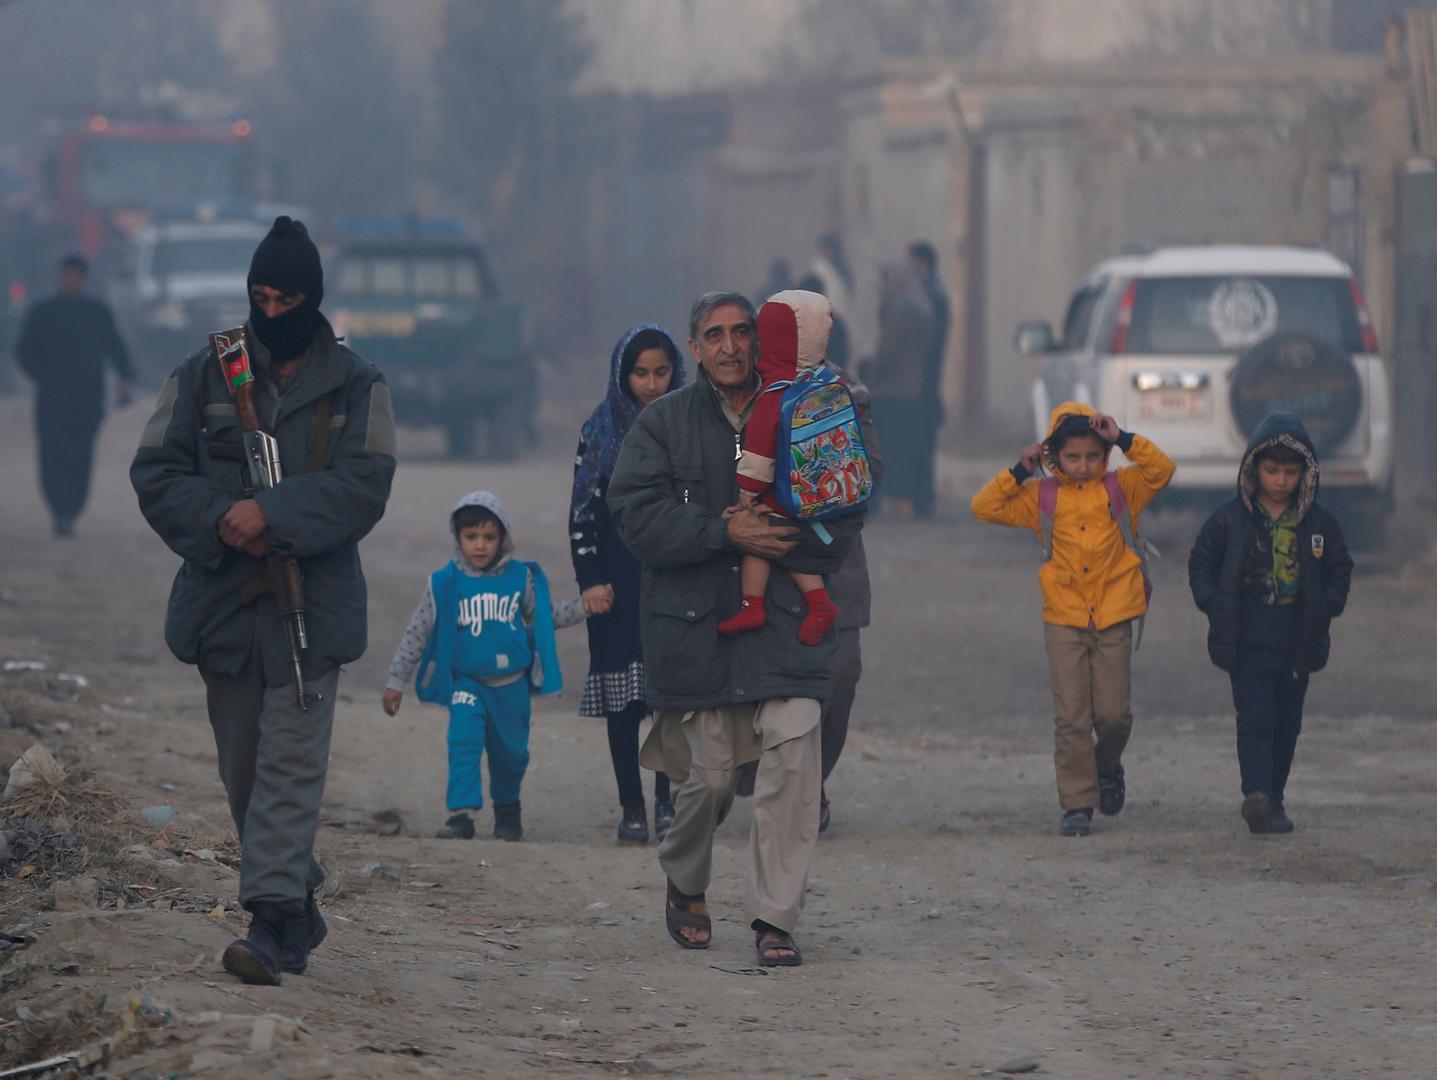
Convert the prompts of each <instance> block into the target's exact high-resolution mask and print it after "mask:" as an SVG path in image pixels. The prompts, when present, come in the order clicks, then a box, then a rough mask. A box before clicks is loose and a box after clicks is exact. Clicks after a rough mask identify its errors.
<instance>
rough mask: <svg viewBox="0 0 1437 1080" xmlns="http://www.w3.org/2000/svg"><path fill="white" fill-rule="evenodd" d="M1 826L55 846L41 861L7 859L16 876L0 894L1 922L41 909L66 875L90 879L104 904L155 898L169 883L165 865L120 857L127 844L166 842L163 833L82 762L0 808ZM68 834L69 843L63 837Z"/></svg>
mask: <svg viewBox="0 0 1437 1080" xmlns="http://www.w3.org/2000/svg"><path fill="white" fill-rule="evenodd" d="M0 827H3V828H6V829H10V830H14V829H21V828H24V829H26V830H27V831H28V833H29V834H30V835H31V836H33V835H35V833H36V830H39V831H43V832H44V833H46V834H47V835H48V836H49V837H50V838H51V839H52V842H50V843H47V844H46V845H45V847H44V848H43V850H42V851H41V853H40V854H39V856H38V857H35V858H31V859H29V860H28V861H18V860H12V862H11V863H10V865H9V866H8V867H7V868H5V869H6V876H7V877H10V878H12V879H17V880H14V881H13V882H11V883H10V884H8V885H7V887H6V888H5V889H4V890H3V892H4V895H3V896H0V917H14V916H15V915H18V914H20V913H21V912H24V911H33V910H38V909H41V908H43V907H45V906H46V904H47V903H48V890H49V888H50V886H52V885H53V884H54V882H56V881H59V880H61V879H64V878H69V877H77V876H81V875H84V876H88V877H93V878H95V879H97V880H98V881H99V883H100V890H101V892H100V895H101V899H102V900H104V899H111V900H113V899H117V898H120V897H123V898H125V899H126V901H127V903H135V902H145V901H150V900H154V899H158V898H159V897H160V895H161V894H162V893H163V892H165V891H166V890H167V889H168V887H169V886H170V885H171V884H172V882H170V880H169V879H168V878H166V876H165V875H164V873H163V870H162V868H159V867H156V866H154V865H152V864H150V863H147V862H143V861H140V860H136V859H134V858H131V857H129V856H127V855H125V854H124V849H125V848H127V847H129V846H130V845H132V844H143V843H163V842H164V841H165V839H166V837H165V835H164V832H163V830H161V831H160V832H159V834H158V835H157V834H156V830H155V829H154V828H153V827H152V826H150V825H148V824H147V823H146V822H145V820H144V819H143V818H141V817H140V816H139V814H138V813H136V812H135V809H134V807H133V806H132V805H131V804H130V803H129V801H128V800H126V799H125V798H124V797H123V796H122V795H120V794H119V793H118V792H116V791H114V790H113V789H111V788H110V787H108V786H106V785H105V784H104V783H103V782H102V781H101V780H100V779H99V777H98V776H97V775H96V774H95V772H94V771H93V770H92V769H90V768H89V767H87V766H86V765H84V764H81V763H76V762H71V763H69V764H67V765H66V767H65V776H64V778H63V779H62V780H61V781H60V782H59V783H57V784H56V783H47V782H44V781H41V782H38V783H35V784H33V785H31V786H29V787H27V788H24V789H23V790H21V791H19V792H17V793H16V794H15V796H14V797H13V798H11V799H9V800H7V801H6V802H4V803H0ZM67 834H68V836H70V837H73V843H63V842H61V840H60V838H61V837H63V836H65V835H67Z"/></svg>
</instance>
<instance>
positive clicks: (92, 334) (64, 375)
mask: <svg viewBox="0 0 1437 1080" xmlns="http://www.w3.org/2000/svg"><path fill="white" fill-rule="evenodd" d="M15 356H16V358H17V359H18V360H19V361H20V368H21V370H23V371H24V372H25V374H26V375H29V376H30V378H32V379H33V380H35V387H36V391H37V395H38V399H39V404H40V408H41V410H42V411H45V412H55V411H59V412H63V413H64V414H68V415H72V416H81V417H94V416H99V414H100V412H101V410H102V409H103V407H104V403H105V361H106V360H107V359H108V360H109V362H110V363H111V364H113V365H114V368H115V371H116V373H118V374H119V376H120V378H122V379H124V380H126V381H127V382H128V381H131V380H133V379H134V377H135V370H134V367H133V366H132V365H131V364H130V354H129V353H128V352H127V351H126V350H125V343H124V341H123V340H122V339H121V338H120V332H119V330H118V329H116V327H115V317H114V316H113V315H112V314H111V313H110V309H109V307H108V306H107V305H106V304H105V303H104V302H103V301H100V300H96V299H95V298H94V297H93V296H53V297H51V298H50V299H48V300H42V301H40V302H39V303H38V304H36V305H35V306H34V307H32V308H31V309H30V310H29V312H27V313H26V315H25V321H24V323H23V324H22V325H21V327H20V338H19V340H18V341H17V342H16V344H15Z"/></svg>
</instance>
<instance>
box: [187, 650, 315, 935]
mask: <svg viewBox="0 0 1437 1080" xmlns="http://www.w3.org/2000/svg"><path fill="white" fill-rule="evenodd" d="M200 675H201V676H202V677H203V678H204V680H205V691H206V696H207V698H208V703H209V714H210V726H211V727H212V728H214V733H215V749H216V750H217V751H218V752H219V773H220V780H221V781H223V783H224V786H225V793H226V794H227V795H228V796H229V804H230V815H231V816H232V817H233V818H234V823H235V829H236V830H237V831H238V832H239V837H240V891H239V901H240V904H241V905H242V906H244V907H246V908H247V907H249V906H250V904H252V903H253V902H254V901H256V900H260V901H269V902H274V901H285V900H303V899H304V898H305V895H306V893H309V892H312V891H313V890H315V889H317V888H319V886H320V885H321V884H322V883H323V882H324V871H322V870H321V869H320V868H319V862H318V860H316V859H315V857H314V838H315V834H316V833H318V832H319V811H320V804H321V803H322V802H323V800H324V778H325V774H326V773H327V772H328V770H329V736H330V731H331V730H332V728H333V726H334V699H335V693H336V691H337V690H338V687H339V669H338V668H332V669H331V670H329V671H327V672H324V673H323V674H321V675H319V676H318V677H316V678H313V679H306V680H305V683H304V686H305V690H306V691H307V692H308V693H310V694H311V695H316V694H317V695H320V697H319V700H317V701H315V700H313V699H311V703H310V706H309V708H308V709H307V710H306V711H303V712H301V711H300V708H299V704H298V703H297V702H296V701H295V693H294V684H293V683H288V684H286V685H284V686H268V685H266V684H265V678H264V665H263V664H262V663H260V659H259V655H258V653H255V654H252V655H251V656H250V658H249V661H248V662H247V663H246V664H245V666H244V667H243V668H242V669H241V670H240V673H239V674H238V675H221V674H218V673H216V672H213V671H206V670H205V669H204V668H200Z"/></svg>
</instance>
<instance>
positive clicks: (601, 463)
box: [569, 323, 684, 524]
mask: <svg viewBox="0 0 1437 1080" xmlns="http://www.w3.org/2000/svg"><path fill="white" fill-rule="evenodd" d="M645 349H663V350H664V352H666V353H668V355H669V359H670V360H672V361H673V365H674V377H673V381H672V382H670V383H669V390H670V391H673V390H677V389H678V388H679V387H680V386H682V385H683V383H684V361H683V357H682V355H680V353H679V350H678V346H676V345H675V344H674V339H673V338H671V337H670V336H669V334H668V332H667V331H666V330H664V328H663V327H662V326H659V325H658V324H656V323H640V324H639V325H638V326H631V327H629V329H627V330H625V331H624V336H623V337H621V338H619V343H618V344H617V345H615V346H614V353H613V356H612V357H611V358H610V360H609V389H608V392H607V393H606V394H605V395H604V400H603V401H601V402H600V403H599V407H598V408H596V409H595V410H594V411H593V412H592V413H591V414H590V415H589V419H587V420H586V421H584V427H583V430H582V431H581V432H580V435H579V444H580V452H579V455H578V457H577V458H576V459H575V460H574V493H573V497H572V500H571V502H570V504H569V516H570V520H571V521H572V522H573V523H574V524H581V523H583V522H585V521H590V520H592V519H593V511H592V509H591V506H592V504H593V501H594V500H595V499H596V498H599V497H601V496H602V495H603V494H604V490H605V489H606V488H607V487H608V484H609V474H610V473H612V472H613V471H614V462H615V461H617V460H618V457H619V447H620V446H622V445H623V443H624V436H625V435H627V434H628V433H629V428H630V427H632V426H633V423H634V420H635V419H637V418H638V415H639V411H640V406H639V403H638V402H637V401H636V400H634V396H633V394H632V393H630V392H629V383H628V379H629V373H630V372H631V371H633V369H634V363H635V361H637V360H638V358H639V353H641V352H643V351H644V350H645Z"/></svg>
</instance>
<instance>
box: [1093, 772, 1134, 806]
mask: <svg viewBox="0 0 1437 1080" xmlns="http://www.w3.org/2000/svg"><path fill="white" fill-rule="evenodd" d="M1127 801H1128V785H1127V784H1126V783H1125V782H1124V780H1123V767H1122V766H1121V765H1119V766H1118V767H1117V768H1116V769H1114V770H1113V771H1112V772H1110V773H1098V813H1100V814H1102V815H1103V816H1104V817H1112V816H1113V815H1114V814H1121V813H1122V812H1123V804H1124V803H1125V802H1127Z"/></svg>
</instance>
